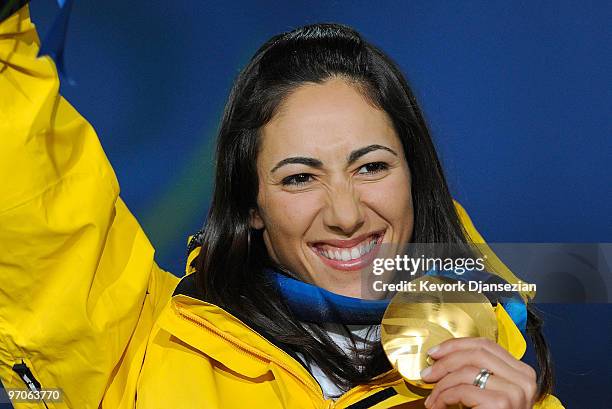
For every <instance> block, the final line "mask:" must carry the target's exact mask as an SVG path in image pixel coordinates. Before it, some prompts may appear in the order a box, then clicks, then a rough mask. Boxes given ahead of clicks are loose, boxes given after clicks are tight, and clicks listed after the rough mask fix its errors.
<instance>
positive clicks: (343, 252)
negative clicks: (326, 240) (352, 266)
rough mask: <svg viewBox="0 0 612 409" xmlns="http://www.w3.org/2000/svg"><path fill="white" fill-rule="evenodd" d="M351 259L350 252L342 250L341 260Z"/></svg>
mask: <svg viewBox="0 0 612 409" xmlns="http://www.w3.org/2000/svg"><path fill="white" fill-rule="evenodd" d="M350 259H351V253H350V252H349V251H348V250H342V261H349V260H350Z"/></svg>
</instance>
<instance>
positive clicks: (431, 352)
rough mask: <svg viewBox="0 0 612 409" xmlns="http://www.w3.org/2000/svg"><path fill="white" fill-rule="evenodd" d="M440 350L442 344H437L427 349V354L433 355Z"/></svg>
mask: <svg viewBox="0 0 612 409" xmlns="http://www.w3.org/2000/svg"><path fill="white" fill-rule="evenodd" d="M439 350H440V345H436V346H435V347H431V348H429V350H428V351H427V355H433V354H435V353H436V352H438V351H439Z"/></svg>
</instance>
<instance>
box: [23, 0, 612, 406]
mask: <svg viewBox="0 0 612 409" xmlns="http://www.w3.org/2000/svg"><path fill="white" fill-rule="evenodd" d="M611 4H612V3H610V2H605V1H600V2H573V3H572V2H559V1H554V2H513V3H511V4H509V3H508V2H499V3H494V2H493V3H492V2H488V1H481V2H469V3H468V2H448V1H445V2H431V1H409V2H406V1H402V2H380V1H379V2H365V1H362V2H356V1H350V2H348V1H347V2H342V1H308V2H306V1H304V2H295V1H293V2H291V3H290V4H289V3H287V2H271V1H259V2H257V3H255V2H247V1H236V2H221V1H214V2H212V1H211V2H201V1H188V0H173V1H168V2H166V1H164V2H161V1H153V2H140V4H135V2H125V1H119V0H112V1H110V0H109V1H105V2H96V1H93V0H80V1H79V0H77V1H76V2H75V5H74V12H73V15H72V19H71V21H70V26H69V30H68V41H67V47H66V65H67V68H68V71H69V73H70V75H71V76H72V77H73V78H74V79H75V80H76V81H77V83H78V84H77V85H76V86H69V85H67V84H63V85H62V92H63V94H64V95H65V96H66V97H67V98H68V99H69V100H70V101H71V103H72V104H73V105H75V106H76V107H77V109H78V110H79V111H80V112H81V113H82V114H83V115H84V116H85V117H86V118H87V119H88V120H89V121H90V122H91V123H92V124H93V125H94V127H95V128H96V129H97V131H98V134H99V136H100V139H101V141H102V143H103V145H104V147H105V149H106V152H107V155H108V157H109V158H110V161H111V163H112V164H113V166H114V168H115V171H116V173H117V176H118V178H119V181H120V183H121V186H122V195H123V198H124V199H125V201H126V202H127V204H128V205H129V206H130V208H131V210H132V211H133V212H134V213H135V215H136V216H137V218H138V219H139V220H140V222H141V224H142V225H143V227H144V229H145V231H146V232H147V233H148V235H149V237H150V239H151V241H152V242H153V244H154V245H155V247H156V249H157V260H158V262H159V264H160V265H161V266H162V267H164V268H166V269H168V270H170V271H173V272H174V273H175V274H178V275H180V274H181V272H182V269H183V267H184V266H183V264H184V251H185V241H186V238H187V235H188V234H190V233H192V232H194V231H196V230H197V229H198V228H199V227H200V226H201V224H202V222H203V220H204V216H205V214H206V211H207V206H208V203H209V198H210V191H211V181H212V178H211V172H212V151H213V146H214V136H215V132H216V129H217V126H218V123H219V118H220V114H221V111H222V107H223V104H224V101H225V99H226V97H227V94H228V91H229V88H230V86H231V84H232V81H233V78H234V77H235V75H236V74H237V71H238V70H239V68H240V67H242V66H243V65H244V64H245V63H246V62H247V60H248V58H249V57H250V56H251V55H252V54H253V53H254V52H255V50H256V48H257V47H258V46H259V45H260V44H261V43H263V42H264V41H265V40H266V39H267V38H269V37H270V36H271V35H273V34H276V33H278V32H281V31H286V30H289V29H292V28H294V27H296V26H299V25H303V24H306V23H313V22H320V21H335V22H341V23H345V24H349V25H352V26H354V27H355V28H356V29H358V30H359V31H360V32H361V33H362V34H363V35H364V36H365V37H366V38H368V39H369V40H370V41H372V42H373V43H375V44H377V45H379V46H380V47H381V48H382V49H383V50H385V51H386V52H387V53H388V54H390V55H391V56H392V57H393V58H394V59H395V60H396V61H397V62H398V63H399V64H400V66H401V67H402V68H403V69H404V71H405V73H406V75H407V77H408V79H409V81H410V82H411V84H412V85H413V87H414V90H415V92H416V94H417V96H418V98H419V100H420V102H421V104H422V106H423V109H424V111H425V114H426V118H427V119H428V122H429V124H430V126H431V129H432V132H433V136H434V138H435V141H436V145H437V147H438V150H439V153H440V155H441V157H442V160H443V164H444V166H445V170H446V173H447V176H448V179H449V183H450V185H451V188H452V192H453V194H454V196H455V197H456V198H457V199H458V200H459V201H460V202H461V203H462V204H463V205H464V206H465V207H466V209H467V210H468V212H469V213H470V215H471V216H472V218H473V219H474V221H475V223H476V226H477V227H478V228H479V230H480V231H481V233H482V234H483V235H484V236H485V238H487V239H488V240H489V241H498V242H510V241H518V242H610V241H612V240H611V238H612V217H610V210H611V209H610V208H611V203H612V189H611V188H610V186H612V184H611V181H612V177H611V174H612V172H611V170H612V165H611V164H610V161H611V159H612V146H611V145H612V142H611V136H612V125H611V124H612V121H611V120H610V114H611V111H612V110H611V108H612V94H611V89H612V87H611V81H610V79H611V76H610V72H612V55H611V51H610V50H611V48H610V39H611V38H612V32H611V30H610V21H612V6H611ZM31 9H32V15H33V20H34V21H35V22H36V23H37V24H38V26H39V30H40V32H41V34H42V33H45V32H46V31H47V30H48V28H49V27H50V23H51V21H52V18H53V16H54V15H55V13H56V11H57V6H56V4H55V1H53V0H37V1H35V2H34V4H32V7H31ZM541 308H542V310H543V315H544V318H545V319H546V320H547V326H546V334H547V336H548V339H549V342H550V343H551V344H552V349H553V354H554V358H555V362H556V366H557V389H556V393H557V395H558V396H559V397H560V398H561V399H562V401H564V402H565V404H566V406H567V407H568V408H586V407H589V408H609V407H612V396H611V392H610V390H611V389H612V388H611V383H610V382H611V379H612V375H611V374H612V370H611V363H610V362H611V360H610V358H609V355H610V353H611V352H612V318H611V317H612V309H611V308H610V306H609V305H599V306H581V307H579V306H569V305H545V306H541ZM604 402H605V403H604Z"/></svg>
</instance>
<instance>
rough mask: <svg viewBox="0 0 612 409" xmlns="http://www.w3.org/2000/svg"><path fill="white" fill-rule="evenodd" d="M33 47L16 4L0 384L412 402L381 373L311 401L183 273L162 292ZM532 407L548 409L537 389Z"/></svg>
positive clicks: (8, 45)
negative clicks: (192, 289) (24, 373)
mask: <svg viewBox="0 0 612 409" xmlns="http://www.w3.org/2000/svg"><path fill="white" fill-rule="evenodd" d="M38 47H39V41H38V37H37V34H36V31H35V28H34V25H33V24H32V23H31V21H30V18H29V11H28V8H27V7H24V8H22V9H21V10H20V11H18V12H17V13H16V14H14V15H13V16H12V17H10V18H9V19H8V20H5V21H4V22H3V23H2V24H0V181H1V187H2V193H1V194H0V378H1V379H2V383H3V384H4V387H5V388H24V387H25V386H26V384H25V383H24V381H23V379H22V377H20V376H19V374H18V373H17V372H16V371H15V370H13V367H14V365H16V364H17V365H21V366H20V368H22V369H23V368H24V365H25V366H26V367H27V368H28V369H29V370H30V371H31V374H28V376H29V377H31V378H34V379H29V378H28V380H30V381H32V382H34V384H35V385H36V386H38V385H40V387H42V388H61V389H62V391H63V395H62V402H60V403H55V402H50V401H49V402H47V403H46V406H47V407H48V408H78V409H81V408H83V409H84V408H98V407H101V408H112V409H123V408H147V409H154V408H164V409H167V408H173V409H181V408H245V407H249V408H260V407H261V408H295V409H297V408H331V407H337V408H349V407H351V405H352V404H354V403H355V402H358V401H362V402H363V404H362V406H360V407H372V408H390V407H396V406H397V405H401V404H403V403H406V402H411V401H417V400H419V399H421V398H422V397H421V395H420V394H419V393H418V391H411V390H410V389H408V388H407V387H406V385H405V384H404V383H403V382H402V380H401V379H400V377H399V376H398V375H397V373H396V372H393V371H392V372H389V373H387V374H384V375H382V376H381V377H379V378H377V381H376V382H375V383H374V384H373V385H367V386H366V385H364V386H358V387H356V388H354V389H352V390H351V391H349V392H348V393H346V394H345V395H344V396H342V397H341V398H339V399H338V400H337V401H335V402H333V401H331V400H325V399H324V398H323V396H322V393H321V389H320V387H319V385H318V384H317V382H316V381H315V379H314V378H313V377H312V376H311V375H310V374H309V373H308V372H307V371H306V370H305V369H304V367H303V366H302V365H301V364H300V363H298V362H297V361H296V360H294V359H293V358H291V357H290V356H289V355H288V354H287V353H285V352H284V351H282V350H281V349H279V348H277V347H276V346H274V345H273V344H271V343H270V342H268V341H267V340H266V339H265V338H263V337H262V336H261V335H259V334H258V333H256V332H255V331H253V330H251V329H250V328H248V327H247V326H246V325H245V324H243V323H242V322H240V321H239V320H238V319H236V318H235V317H233V316H232V315H230V314H228V313H227V312H225V311H224V310H222V309H221V308H219V307H216V306H214V305H211V304H208V303H206V302H203V301H200V300H198V299H197V298H194V297H192V296H190V295H189V277H191V276H187V279H184V281H183V282H182V283H181V286H179V288H178V289H177V291H176V294H175V295H173V292H174V290H175V287H176V286H177V284H178V282H179V280H178V278H176V277H175V276H173V275H172V274H170V273H168V272H166V271H163V270H162V269H160V268H159V267H158V266H157V265H156V264H155V262H154V260H153V255H154V250H153V248H152V246H151V244H150V243H149V241H148V240H147V238H146V236H145V234H144V232H143V231H142V229H141V228H140V226H139V225H138V223H137V221H136V220H135V218H134V217H133V215H132V214H131V213H130V211H129V210H128V209H127V207H126V206H125V204H124V203H123V201H122V200H121V198H120V197H119V185H118V183H117V180H116V178H115V175H114V173H113V170H112V168H111V166H110V164H109V162H108V160H107V158H106V156H105V154H104V152H103V150H102V148H101V146H100V143H99V141H98V138H97V136H96V133H95V131H94V130H93V128H92V127H91V125H90V124H89V123H88V122H87V121H86V120H85V119H84V118H83V117H82V116H81V115H79V113H78V112H77V111H76V110H75V109H74V108H73V107H72V106H71V105H70V104H69V103H68V102H67V101H66V100H65V99H64V98H62V97H61V95H59V91H58V90H59V80H58V76H57V72H56V68H55V65H54V63H53V61H52V60H51V59H50V58H49V57H43V58H36V56H37V53H38ZM458 209H459V211H460V213H461V217H462V220H463V222H464V224H465V226H466V228H467V229H468V230H469V231H470V234H471V235H472V237H473V238H476V240H482V238H481V237H480V236H479V235H478V233H477V232H476V231H475V229H474V228H473V226H472V224H471V222H470V220H469V218H468V217H467V215H466V214H465V212H464V211H463V209H461V208H460V207H458ZM501 274H502V275H507V277H508V278H507V279H513V276H512V273H511V272H509V271H507V269H506V270H504V271H503V272H501ZM496 313H497V317H498V322H499V334H500V337H499V343H500V344H501V345H502V346H503V347H505V348H506V349H508V350H509V351H510V352H511V353H512V354H513V355H514V356H515V357H517V358H520V357H521V356H522V355H523V353H524V351H525V341H524V339H523V337H522V336H521V334H520V332H519V331H518V329H517V328H516V327H515V325H514V323H513V322H512V321H511V319H510V318H509V317H508V315H507V314H506V312H505V311H504V310H503V309H502V308H501V307H497V310H496ZM363 399H367V400H366V401H363ZM367 402H369V405H370V406H368V405H365V403H367ZM421 405H422V403H420V402H415V404H414V405H409V406H402V407H421ZM15 407H16V408H43V407H45V406H44V405H43V404H42V403H18V404H15ZM352 407H353V408H355V407H357V406H352ZM537 407H539V408H561V407H562V406H561V405H560V404H559V403H558V401H557V400H556V399H555V398H553V397H548V398H547V399H546V400H545V402H544V403H541V404H539V405H537Z"/></svg>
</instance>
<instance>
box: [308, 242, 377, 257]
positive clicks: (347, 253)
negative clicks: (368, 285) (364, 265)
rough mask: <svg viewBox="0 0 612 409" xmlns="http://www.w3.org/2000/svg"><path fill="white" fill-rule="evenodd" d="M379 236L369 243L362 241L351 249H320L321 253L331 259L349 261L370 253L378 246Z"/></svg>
mask: <svg viewBox="0 0 612 409" xmlns="http://www.w3.org/2000/svg"><path fill="white" fill-rule="evenodd" d="M377 240H378V237H376V238H372V239H370V241H369V242H367V243H362V244H360V245H358V246H355V247H353V248H351V249H334V250H332V249H330V248H327V249H321V248H320V249H319V254H321V255H322V256H323V257H325V258H328V259H330V260H338V261H349V260H354V259H357V258H359V257H362V256H363V255H364V254H367V253H369V252H370V251H372V249H373V248H374V247H375V246H376V242H377Z"/></svg>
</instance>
